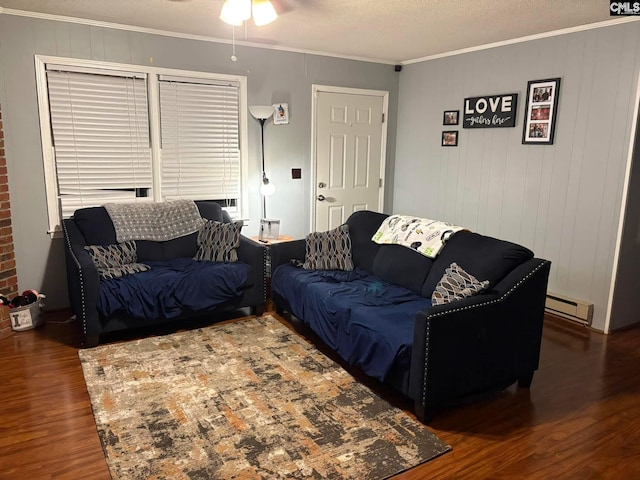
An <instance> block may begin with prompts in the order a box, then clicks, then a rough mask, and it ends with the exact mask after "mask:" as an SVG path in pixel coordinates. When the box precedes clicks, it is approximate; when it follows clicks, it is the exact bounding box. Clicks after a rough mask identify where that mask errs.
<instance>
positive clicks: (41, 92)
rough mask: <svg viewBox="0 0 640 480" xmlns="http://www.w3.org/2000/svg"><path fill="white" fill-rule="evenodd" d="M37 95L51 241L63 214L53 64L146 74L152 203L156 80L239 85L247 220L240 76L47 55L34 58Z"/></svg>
mask: <svg viewBox="0 0 640 480" xmlns="http://www.w3.org/2000/svg"><path fill="white" fill-rule="evenodd" d="M34 59H35V72H36V92H37V100H38V113H39V117H40V138H41V143H42V161H43V166H44V180H45V193H46V201H47V214H48V229H47V233H48V234H49V235H50V236H51V237H52V238H59V237H62V215H61V211H60V206H59V204H58V181H57V176H56V168H55V161H56V160H55V153H54V148H53V136H52V129H51V120H50V109H49V92H48V86H47V77H46V65H47V64H55V65H57V66H59V67H63V68H64V67H68V68H70V69H82V68H86V69H92V70H96V69H97V70H102V71H105V73H106V72H108V71H109V70H115V71H118V72H122V71H126V72H132V73H137V74H141V75H145V76H146V78H147V92H148V106H149V129H150V132H149V135H150V139H151V157H152V175H153V197H152V198H153V201H154V202H159V201H162V197H161V188H160V183H161V175H162V174H161V171H162V164H161V162H162V155H161V146H160V143H161V138H160V110H159V109H160V100H159V79H160V76H161V75H164V76H173V77H181V78H185V79H191V80H196V79H201V80H204V81H207V80H208V81H216V80H217V81H232V82H237V83H238V89H239V92H238V93H239V105H238V108H239V118H238V122H239V148H240V196H239V198H238V203H239V205H238V206H237V215H238V216H240V217H241V218H247V217H248V211H249V208H248V200H249V191H248V190H249V189H248V184H249V183H248V178H249V171H248V168H249V158H248V136H247V132H248V106H247V105H248V104H247V77H246V76H242V75H228V74H218V73H210V72H199V71H192V70H178V69H171V68H160V67H152V66H145V65H134V64H122V63H113V62H103V61H98V60H84V59H76V58H65V57H55V56H48V55H35V57H34Z"/></svg>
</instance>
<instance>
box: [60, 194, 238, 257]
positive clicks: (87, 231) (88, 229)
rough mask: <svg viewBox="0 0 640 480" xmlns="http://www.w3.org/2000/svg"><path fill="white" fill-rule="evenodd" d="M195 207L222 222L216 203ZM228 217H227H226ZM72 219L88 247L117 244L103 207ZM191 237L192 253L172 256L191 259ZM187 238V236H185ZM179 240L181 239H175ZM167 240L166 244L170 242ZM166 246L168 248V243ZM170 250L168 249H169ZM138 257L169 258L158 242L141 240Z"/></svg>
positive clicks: (79, 212) (82, 211)
mask: <svg viewBox="0 0 640 480" xmlns="http://www.w3.org/2000/svg"><path fill="white" fill-rule="evenodd" d="M196 205H197V207H198V210H199V211H200V215H202V217H203V218H206V219H207V220H216V221H218V222H221V221H223V219H224V214H225V213H226V212H225V211H224V210H222V207H221V206H220V205H219V204H218V203H216V202H207V201H197V202H196ZM227 216H228V215H227ZM73 219H74V221H75V223H76V226H77V227H78V230H80V233H82V235H83V236H84V239H85V240H86V241H87V244H88V245H113V244H114V243H117V240H116V231H115V228H114V227H113V222H112V221H111V217H110V216H109V213H107V210H106V209H105V208H104V207H87V208H80V209H78V210H76V211H75V212H74V214H73ZM192 235H193V237H191V238H190V240H188V241H187V243H189V244H190V245H191V244H192V245H191V248H192V251H191V252H190V253H187V254H186V255H173V256H174V257H175V256H187V257H192V256H193V253H194V252H195V249H196V241H195V239H196V237H197V234H192ZM187 237H189V236H187ZM175 240H181V239H175ZM172 241H173V240H169V241H168V242H172ZM168 242H165V243H167V245H168V246H169V243H168ZM169 249H170V247H169ZM138 256H139V258H141V259H149V260H151V259H153V260H160V259H162V258H171V257H166V256H165V255H163V252H161V250H160V242H153V241H150V240H141V241H139V244H138Z"/></svg>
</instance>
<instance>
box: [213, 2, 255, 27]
mask: <svg viewBox="0 0 640 480" xmlns="http://www.w3.org/2000/svg"><path fill="white" fill-rule="evenodd" d="M250 18H251V0H225V2H224V4H223V5H222V10H221V11H220V20H222V21H223V22H225V23H228V24H229V25H234V26H236V27H237V26H240V25H242V22H244V21H245V20H249V19H250Z"/></svg>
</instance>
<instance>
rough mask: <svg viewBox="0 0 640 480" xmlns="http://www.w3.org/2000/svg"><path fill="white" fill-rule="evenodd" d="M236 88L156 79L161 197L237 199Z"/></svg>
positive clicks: (174, 79) (234, 86) (233, 86)
mask: <svg viewBox="0 0 640 480" xmlns="http://www.w3.org/2000/svg"><path fill="white" fill-rule="evenodd" d="M238 113H239V112H238V88H237V86H236V85H224V84H222V85H217V84H208V83H194V82H193V81H191V80H188V79H180V78H166V77H161V78H160V126H161V130H160V132H161V139H162V182H161V183H162V196H163V198H165V199H167V198H193V199H197V200H200V199H207V198H217V199H235V198H238V195H239V193H240V191H239V186H240V185H239V178H240V161H239V159H240V152H239V149H238Z"/></svg>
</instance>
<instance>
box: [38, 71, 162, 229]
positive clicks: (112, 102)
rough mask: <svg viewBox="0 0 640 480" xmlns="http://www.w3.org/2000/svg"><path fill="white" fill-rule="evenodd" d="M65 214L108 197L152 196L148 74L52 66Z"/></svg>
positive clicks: (52, 104)
mask: <svg viewBox="0 0 640 480" xmlns="http://www.w3.org/2000/svg"><path fill="white" fill-rule="evenodd" d="M47 87H48V92H49V108H50V115H51V130H52V134H53V144H54V151H55V169H56V179H57V183H58V185H57V187H58V188H57V189H58V200H59V202H60V207H61V210H62V217H63V218H67V217H69V216H71V215H72V214H73V212H74V211H75V210H76V209H77V208H82V207H89V206H98V205H103V204H104V203H108V202H118V201H120V202H131V201H136V200H138V201H140V200H142V201H152V192H151V188H152V184H153V177H152V169H151V148H150V144H149V112H148V107H147V86H146V79H145V78H144V76H132V75H118V74H117V73H114V74H102V75H96V74H92V73H82V72H73V71H59V70H49V71H47Z"/></svg>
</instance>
